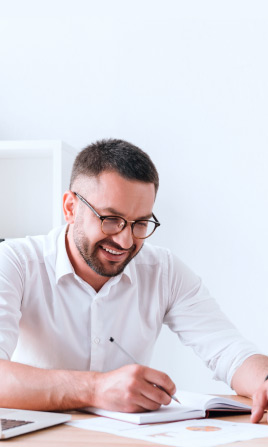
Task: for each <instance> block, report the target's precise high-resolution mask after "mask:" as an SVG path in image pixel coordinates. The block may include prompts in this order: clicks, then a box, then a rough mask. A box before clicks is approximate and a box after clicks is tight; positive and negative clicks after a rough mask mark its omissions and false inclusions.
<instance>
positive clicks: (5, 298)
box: [0, 242, 24, 360]
mask: <svg viewBox="0 0 268 447" xmlns="http://www.w3.org/2000/svg"><path fill="white" fill-rule="evenodd" d="M23 288H24V275H23V266H22V263H21V262H20V259H19V257H18V255H17V254H16V252H15V251H14V250H13V249H12V245H10V244H9V243H7V242H2V243H1V244H0V358H1V359H5V360H10V358H11V356H12V354H13V352H14V350H15V347H16V344H17V341H18V336H19V321H20V318H21V311H20V308H21V301H22V296H23Z"/></svg>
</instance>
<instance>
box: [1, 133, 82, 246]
mask: <svg viewBox="0 0 268 447" xmlns="http://www.w3.org/2000/svg"><path fill="white" fill-rule="evenodd" d="M76 155H77V150H76V149H74V148H73V147H71V146H69V145H68V144H66V143H64V142H62V141H60V140H35V141H0V187H1V191H2V194H1V219H0V238H5V239H6V238H16V237H24V236H26V235H37V234H46V233H48V232H49V231H50V230H51V228H53V227H55V226H58V225H61V224H62V223H64V217H63V213H62V194H63V193H64V191H65V190H67V189H68V188H69V181H70V175H71V169H72V165H73V161H74V159H75V156H76Z"/></svg>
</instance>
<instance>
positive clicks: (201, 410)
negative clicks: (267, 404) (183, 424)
mask: <svg viewBox="0 0 268 447" xmlns="http://www.w3.org/2000/svg"><path fill="white" fill-rule="evenodd" d="M176 395H177V397H178V399H179V400H180V402H181V404H178V403H177V402H174V401H172V402H171V403H170V404H169V405H167V406H162V407H161V408H160V409H159V410H157V411H148V412H144V413H121V412H118V411H108V410H102V409H100V408H95V407H86V408H83V409H82V411H86V412H87V413H94V414H98V415H100V416H106V417H109V418H112V419H119V420H120V421H126V422H132V423H134V424H152V423H158V422H175V421H181V420H186V419H198V418H205V417H206V416H207V415H208V413H209V411H224V412H225V411H227V412H237V413H240V412H242V413H250V411H251V407H250V406H249V405H245V404H242V403H240V402H237V401H235V400H232V399H228V398H225V397H218V396H212V395H207V394H196V393H191V392H188V391H177V393H176Z"/></svg>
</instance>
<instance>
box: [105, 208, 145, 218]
mask: <svg viewBox="0 0 268 447" xmlns="http://www.w3.org/2000/svg"><path fill="white" fill-rule="evenodd" d="M101 211H102V212H107V213H111V215H114V216H118V217H123V218H124V214H123V213H120V212H119V211H117V210H115V209H114V208H110V207H108V208H103V209H102V210H101ZM152 217H153V213H150V214H147V216H141V217H138V218H137V219H135V220H143V219H151V218H152Z"/></svg>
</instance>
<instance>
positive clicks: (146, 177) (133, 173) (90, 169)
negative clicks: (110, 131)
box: [70, 139, 159, 193]
mask: <svg viewBox="0 0 268 447" xmlns="http://www.w3.org/2000/svg"><path fill="white" fill-rule="evenodd" d="M104 171H116V172H118V174H120V175H121V176H122V177H124V178H126V179H129V180H140V181H141V182H145V183H153V184H154V186H155V193H157V190H158V187H159V177H158V172H157V170H156V167H155V165H154V164H153V162H152V160H151V159H150V157H149V155H148V154H146V153H145V152H144V151H143V150H141V149H139V148H138V147H137V146H134V145H133V144H131V143H128V142H127V141H124V140H115V139H107V140H101V141H97V142H96V143H93V144H90V145H89V146H87V147H86V148H85V149H83V150H82V151H81V152H79V154H78V155H77V157H76V159H75V161H74V164H73V169H72V174H71V181H70V189H72V185H73V183H74V181H75V180H76V179H77V178H78V177H79V176H81V175H84V176H89V177H96V176H98V175H99V174H101V173H102V172H104Z"/></svg>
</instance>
